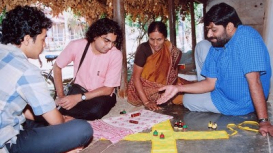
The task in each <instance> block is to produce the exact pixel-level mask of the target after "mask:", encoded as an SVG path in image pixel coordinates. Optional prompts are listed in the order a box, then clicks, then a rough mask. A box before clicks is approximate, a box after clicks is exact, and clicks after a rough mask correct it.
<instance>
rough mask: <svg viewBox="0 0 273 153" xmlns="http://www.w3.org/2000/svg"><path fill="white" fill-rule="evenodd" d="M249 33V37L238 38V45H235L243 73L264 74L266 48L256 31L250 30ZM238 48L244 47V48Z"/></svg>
mask: <svg viewBox="0 0 273 153" xmlns="http://www.w3.org/2000/svg"><path fill="white" fill-rule="evenodd" d="M249 33H251V35H250V37H239V38H238V39H240V44H237V45H238V47H237V48H238V54H239V58H240V61H241V65H242V68H243V73H244V74H247V73H250V72H260V73H261V74H264V73H266V67H267V66H266V64H267V63H266V62H265V61H266V57H267V56H266V55H265V54H267V48H266V46H265V44H264V43H263V40H262V38H261V37H260V36H259V35H258V34H257V32H256V31H252V30H250V31H249ZM240 46H245V48H242V47H240Z"/></svg>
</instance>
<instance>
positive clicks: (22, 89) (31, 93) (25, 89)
mask: <svg viewBox="0 0 273 153" xmlns="http://www.w3.org/2000/svg"><path fill="white" fill-rule="evenodd" d="M17 92H18V93H19V95H20V96H21V97H22V98H23V99H24V100H25V101H26V102H27V103H28V104H29V105H30V106H31V107H32V109H33V112H34V114H35V115H42V114H43V113H46V112H48V111H50V110H53V109H54V108H55V107H56V106H55V102H54V100H53V98H52V97H51V96H50V93H49V90H48V88H47V85H46V82H45V80H44V78H43V77H42V75H41V74H40V70H39V69H38V68H37V69H34V70H33V69H32V70H27V71H25V73H24V75H23V76H22V77H21V78H20V79H19V80H18V88H17Z"/></svg>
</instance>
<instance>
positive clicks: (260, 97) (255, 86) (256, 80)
mask: <svg viewBox="0 0 273 153" xmlns="http://www.w3.org/2000/svg"><path fill="white" fill-rule="evenodd" d="M246 78H247V81H248V86H249V90H250V95H251V98H252V101H253V104H254V107H255V110H256V112H257V117H258V119H268V113H267V106H266V100H265V95H264V92H263V88H262V84H261V81H260V73H259V72H251V73H248V74H246ZM260 133H261V134H262V135H263V136H266V134H267V133H269V134H270V135H271V136H273V126H272V125H271V124H270V122H269V121H266V120H264V121H263V122H261V123H260Z"/></svg>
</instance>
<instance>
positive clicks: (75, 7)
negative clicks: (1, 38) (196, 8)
mask: <svg viewBox="0 0 273 153" xmlns="http://www.w3.org/2000/svg"><path fill="white" fill-rule="evenodd" d="M1 2H2V3H0V9H1V10H4V9H5V8H6V10H7V11H8V10H10V9H13V8H14V7H16V6H17V5H31V4H37V5H38V6H39V7H44V6H47V7H50V8H52V14H53V16H57V15H58V14H59V13H62V12H63V11H64V10H67V9H68V8H71V9H72V11H73V12H74V13H75V14H77V15H81V16H83V17H85V18H86V20H87V21H88V22H89V23H91V22H92V21H94V20H97V19H99V18H100V17H101V16H107V17H109V18H112V17H113V2H112V0H40V1H37V0H13V1H10V0H2V1H1ZM38 2H39V4H38ZM174 4H175V8H176V10H182V13H185V12H189V11H188V10H189V9H188V0H174ZM124 7H125V13H126V14H130V15H131V16H132V19H133V20H135V19H137V18H138V20H139V21H140V22H142V21H144V22H145V21H146V20H147V19H151V18H156V17H159V16H161V17H163V20H166V19H167V18H168V0H124ZM181 8H182V9H181Z"/></svg>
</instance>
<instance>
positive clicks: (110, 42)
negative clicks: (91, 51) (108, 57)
mask: <svg viewBox="0 0 273 153" xmlns="http://www.w3.org/2000/svg"><path fill="white" fill-rule="evenodd" d="M100 37H101V38H102V39H103V41H104V43H105V44H107V45H108V44H111V46H112V47H113V46H116V44H117V42H115V41H111V40H109V39H108V38H106V37H102V36H100Z"/></svg>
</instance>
